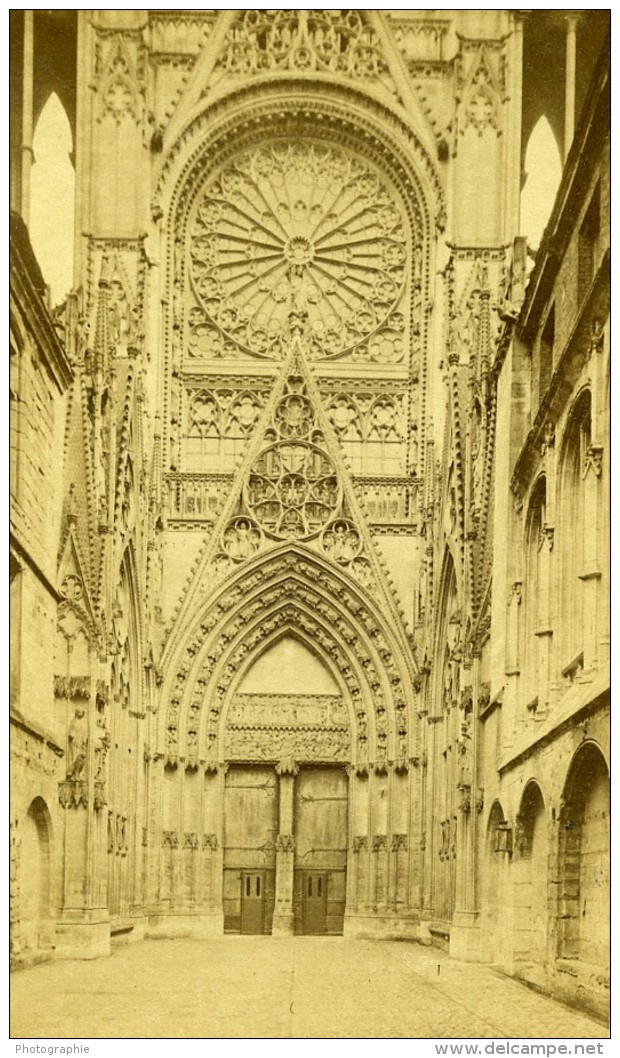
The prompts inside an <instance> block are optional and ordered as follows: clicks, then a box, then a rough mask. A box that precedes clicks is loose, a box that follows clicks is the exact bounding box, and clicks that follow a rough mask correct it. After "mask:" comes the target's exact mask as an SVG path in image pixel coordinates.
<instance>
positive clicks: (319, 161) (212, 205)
mask: <svg viewBox="0 0 620 1058" xmlns="http://www.w3.org/2000/svg"><path fill="white" fill-rule="evenodd" d="M282 14H287V13H285V12H282ZM407 257H408V250H407V238H406V227H405V219H404V211H403V209H402V206H401V204H400V202H399V200H398V199H397V197H396V195H395V193H394V192H393V190H392V189H391V188H390V186H389V185H388V183H387V181H386V180H385V178H384V177H383V176H382V175H381V174H380V173H379V171H378V170H376V169H375V168H374V167H373V166H371V165H370V164H369V163H368V162H366V161H365V160H362V159H360V158H357V157H355V156H353V155H351V154H350V153H347V152H346V151H344V150H341V149H339V148H337V147H333V146H325V145H322V144H318V143H316V142H314V141H312V140H311V139H309V138H300V139H299V140H297V141H295V142H294V143H292V142H289V141H286V140H283V141H275V142H273V143H272V144H267V145H264V146H261V147H258V148H255V149H253V150H249V151H246V152H244V153H243V154H240V155H239V156H238V157H237V158H236V159H233V160H232V161H231V162H229V163H228V165H227V166H226V167H225V168H224V169H223V170H221V171H220V172H219V173H218V174H217V175H216V176H214V177H213V178H212V179H211V180H210V181H209V182H208V183H207V184H206V186H205V188H204V190H203V192H202V194H201V195H199V196H198V201H197V205H196V207H195V209H194V212H193V219H192V221H191V223H190V233H189V275H190V286H191V293H190V297H189V303H188V325H189V331H188V335H187V348H188V352H189V355H190V356H193V357H198V358H202V359H213V358H218V357H223V358H231V357H233V358H234V357H236V356H239V355H253V356H257V357H269V358H272V359H274V358H275V359H277V358H281V357H283V356H284V355H285V352H286V338H287V335H288V334H289V333H290V320H291V315H292V316H293V317H294V318H297V319H298V320H300V321H301V322H302V323H303V326H304V328H305V329H306V331H307V333H308V335H309V343H308V354H309V355H310V356H311V357H312V358H314V359H317V358H325V357H339V356H342V355H343V354H347V353H348V354H351V355H353V356H354V358H356V359H361V360H375V361H378V362H383V363H391V362H398V361H400V360H402V359H403V357H404V350H405V336H404V331H405V315H404V312H403V305H402V301H403V288H404V283H405V276H406V263H407Z"/></svg>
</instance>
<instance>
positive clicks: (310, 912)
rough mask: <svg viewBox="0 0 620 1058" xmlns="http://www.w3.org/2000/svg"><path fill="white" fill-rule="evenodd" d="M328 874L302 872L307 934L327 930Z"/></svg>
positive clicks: (304, 923) (305, 929)
mask: <svg viewBox="0 0 620 1058" xmlns="http://www.w3.org/2000/svg"><path fill="white" fill-rule="evenodd" d="M326 909H327V874H325V873H324V872H323V871H304V872H303V874H302V917H303V919H302V920H303V932H304V933H305V934H312V933H315V934H316V933H326V932H327V916H326Z"/></svg>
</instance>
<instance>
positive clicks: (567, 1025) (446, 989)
mask: <svg viewBox="0 0 620 1058" xmlns="http://www.w3.org/2000/svg"><path fill="white" fill-rule="evenodd" d="M438 967H439V972H438ZM11 991H12V1000H11V1015H12V1016H11V1035H12V1037H13V1038H18V1037H23V1038H47V1039H59V1038H62V1037H72V1038H74V1039H76V1038H78V1039H79V1038H83V1037H88V1038H94V1039H105V1038H109V1037H112V1038H118V1039H123V1038H131V1037H139V1038H145V1039H153V1038H158V1037H163V1038H168V1039H175V1038H181V1039H183V1038H191V1037H198V1038H205V1039H209V1038H212V1039H218V1038H220V1039H224V1038H233V1039H242V1038H249V1039H321V1038H326V1039H363V1038H371V1039H389V1038H392V1039H407V1038H412V1039H421V1038H424V1037H432V1038H438V1039H455V1038H456V1039H460V1038H464V1039H476V1038H481V1039H493V1038H504V1039H506V1038H509V1039H530V1038H534V1039H536V1038H541V1037H543V1038H544V1037H557V1038H564V1039H567V1038H571V1037H577V1038H583V1039H608V1037H609V1034H608V1032H607V1029H606V1028H605V1027H604V1026H603V1025H601V1024H600V1023H599V1022H598V1021H596V1020H594V1019H593V1018H591V1017H589V1016H588V1015H587V1014H584V1013H581V1012H578V1011H575V1010H572V1009H571V1008H569V1007H566V1006H564V1005H563V1004H561V1003H557V1002H555V1001H554V1000H552V999H549V998H547V997H546V996H542V995H539V994H538V993H536V992H533V991H532V990H531V989H529V988H527V987H526V986H524V985H522V984H521V983H520V982H518V981H513V980H510V979H507V978H505V977H502V976H500V975H498V974H496V973H495V972H494V971H493V970H491V969H490V968H489V967H486V966H480V965H477V964H472V963H462V962H458V961H456V960H452V959H449V958H448V957H447V956H446V955H444V954H443V953H441V952H438V951H436V950H434V949H428V948H423V947H421V946H419V945H416V944H409V943H407V944H405V943H398V942H390V941H371V940H358V939H349V938H343V937H290V938H289V937H222V938H215V939H213V940H209V941H197V940H196V941H193V940H147V941H142V942H141V943H138V944H133V945H127V946H125V947H122V948H118V949H116V950H115V951H114V952H113V953H112V955H111V956H110V957H109V958H108V959H95V960H92V961H84V962H78V961H67V962H53V963H45V964H43V965H40V966H36V967H33V968H31V969H28V970H20V971H17V972H16V973H14V974H13V975H12V988H11Z"/></svg>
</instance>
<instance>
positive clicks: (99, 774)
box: [95, 714, 110, 782]
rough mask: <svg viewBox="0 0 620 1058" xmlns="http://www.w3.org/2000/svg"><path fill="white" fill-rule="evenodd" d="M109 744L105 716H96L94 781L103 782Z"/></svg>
mask: <svg viewBox="0 0 620 1058" xmlns="http://www.w3.org/2000/svg"><path fill="white" fill-rule="evenodd" d="M109 746H110V736H109V734H108V727H107V724H106V719H105V716H103V715H101V714H100V715H99V716H98V717H97V742H96V744H95V762H96V763H95V781H96V782H103V781H104V779H105V762H106V757H107V753H108V749H109Z"/></svg>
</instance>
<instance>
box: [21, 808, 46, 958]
mask: <svg viewBox="0 0 620 1058" xmlns="http://www.w3.org/2000/svg"><path fill="white" fill-rule="evenodd" d="M50 844H51V827H50V815H49V811H48V808H47V805H46V804H45V801H43V800H42V798H40V797H35V799H34V801H33V802H32V804H31V805H30V808H29V809H28V812H27V815H26V818H25V819H24V829H23V833H22V847H21V862H20V872H19V874H20V920H21V921H20V940H21V943H22V946H23V948H24V949H25V950H28V951H36V950H39V951H41V950H44V949H46V948H49V947H51V945H52V943H53V940H52V937H53V927H52V924H51V891H50Z"/></svg>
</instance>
